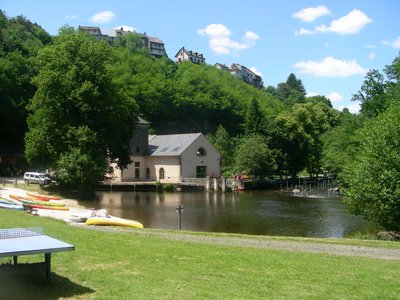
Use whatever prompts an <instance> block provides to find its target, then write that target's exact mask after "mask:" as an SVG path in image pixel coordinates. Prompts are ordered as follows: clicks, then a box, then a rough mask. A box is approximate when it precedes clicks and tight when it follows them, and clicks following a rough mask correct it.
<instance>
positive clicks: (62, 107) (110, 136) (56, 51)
mask: <svg viewBox="0 0 400 300" xmlns="http://www.w3.org/2000/svg"><path fill="white" fill-rule="evenodd" d="M111 59H112V52H111V48H110V46H109V45H108V44H107V43H106V42H99V41H96V40H94V39H92V38H91V37H89V36H86V35H83V34H79V33H75V34H65V35H60V36H58V37H57V39H56V40H55V43H54V45H51V46H48V47H46V48H43V49H42V50H41V51H40V52H39V55H38V60H37V63H38V64H39V66H40V72H39V74H38V75H37V76H36V77H35V78H34V81H33V82H34V83H35V85H36V86H37V92H36V93H35V95H34V97H33V99H32V103H31V105H30V107H29V109H30V111H31V112H32V115H30V116H29V118H28V127H29V130H28V133H27V135H26V139H25V143H26V153H25V154H26V158H27V160H28V161H29V162H30V163H31V164H34V165H40V166H42V167H48V168H51V169H54V170H55V171H56V172H57V175H58V178H59V180H60V181H62V182H64V183H68V184H71V185H74V186H78V187H87V186H91V185H94V184H96V183H97V182H98V181H99V180H101V179H102V178H103V176H104V174H105V172H106V170H107V168H108V162H109V161H108V159H118V165H119V166H121V167H124V166H126V165H127V163H129V161H130V159H129V146H128V142H129V138H130V137H131V134H132V132H133V127H134V123H135V120H136V114H135V112H136V104H135V102H134V101H133V100H132V99H130V98H128V97H127V95H126V92H125V90H124V89H123V87H122V86H121V85H117V84H116V83H115V82H113V73H112V72H111V68H110V63H111Z"/></svg>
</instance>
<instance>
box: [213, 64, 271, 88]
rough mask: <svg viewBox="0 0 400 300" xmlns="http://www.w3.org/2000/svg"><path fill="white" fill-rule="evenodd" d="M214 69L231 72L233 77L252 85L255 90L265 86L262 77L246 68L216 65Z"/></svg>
mask: <svg viewBox="0 0 400 300" xmlns="http://www.w3.org/2000/svg"><path fill="white" fill-rule="evenodd" d="M214 67H216V68H218V69H220V70H224V71H228V72H230V73H231V74H232V75H233V76H235V77H237V78H239V79H241V80H243V81H244V82H246V83H248V84H251V85H252V86H254V87H255V88H262V87H263V85H264V83H263V81H262V78H261V76H259V75H257V74H256V73H254V72H253V71H252V70H250V69H249V68H247V67H245V66H242V65H239V64H231V66H230V67H228V66H227V65H225V64H220V63H216V64H214Z"/></svg>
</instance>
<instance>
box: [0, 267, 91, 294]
mask: <svg viewBox="0 0 400 300" xmlns="http://www.w3.org/2000/svg"><path fill="white" fill-rule="evenodd" d="M0 291H1V292H0V298H1V299H60V298H69V297H73V296H81V297H82V295H84V294H89V293H94V292H95V291H94V290H92V289H91V288H88V287H85V286H83V285H80V284H78V283H75V282H72V281H71V280H69V279H68V278H66V277H63V276H59V275H57V274H55V273H51V275H50V279H49V280H48V281H46V279H45V278H44V276H43V274H40V275H39V274H29V275H28V274H26V275H12V276H0ZM83 298H84V297H83Z"/></svg>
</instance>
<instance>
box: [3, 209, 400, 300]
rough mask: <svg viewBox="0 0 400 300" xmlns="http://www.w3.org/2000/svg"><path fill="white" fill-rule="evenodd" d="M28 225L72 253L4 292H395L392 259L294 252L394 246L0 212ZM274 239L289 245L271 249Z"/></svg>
mask: <svg viewBox="0 0 400 300" xmlns="http://www.w3.org/2000/svg"><path fill="white" fill-rule="evenodd" d="M34 226H41V227H44V230H45V233H46V234H48V235H50V236H52V237H55V238H58V239H60V240H63V241H65V242H67V243H70V244H73V245H75V251H73V252H62V253H56V254H54V255H53V258H52V272H53V273H52V274H51V282H50V284H48V283H46V282H45V281H44V277H43V276H29V280H27V278H26V277H21V278H19V277H18V278H14V279H13V280H11V279H12V278H10V277H5V278H2V280H0V289H1V291H2V296H4V297H6V298H7V296H13V297H14V298H15V296H16V295H17V296H19V297H20V298H23V299H30V297H31V298H32V299H38V298H40V299H59V298H63V299H111V298H113V299H130V298H132V297H134V298H135V299H188V298H194V299H265V298H285V299H310V298H319V299H327V298H331V297H332V295H335V296H334V297H335V298H346V299H348V298H352V299H368V298H382V299H395V298H396V297H398V295H399V294H400V279H399V278H398V274H399V273H400V262H399V260H395V259H393V258H390V259H387V258H381V259H376V258H370V257H358V256H351V257H350V256H347V255H346V256H342V255H339V254H337V253H332V252H331V253H329V252H325V251H314V252H307V251H304V249H302V248H301V247H305V248H307V247H308V248H311V247H313V245H314V244H315V243H316V241H319V240H321V241H322V240H325V241H326V243H325V244H324V245H325V246H327V247H329V244H332V246H335V245H336V246H338V245H341V247H342V246H346V245H343V243H349V244H350V243H354V244H357V243H360V244H359V246H354V245H351V246H352V247H353V248H352V249H356V248H360V249H361V248H365V245H376V247H373V248H374V249H375V250H377V251H378V250H384V251H393V253H395V252H396V253H397V254H398V255H400V245H399V244H398V243H394V242H375V241H369V242H363V241H353V242H352V241H349V240H342V239H306V238H302V239H300V238H283V237H282V238H274V237H261V236H246V235H232V234H207V233H193V232H179V231H174V232H171V231H170V232H168V231H162V230H146V229H145V230H135V229H127V228H117V227H90V226H85V227H83V226H70V225H67V224H66V223H65V222H62V221H59V220H54V219H50V218H39V217H34V216H31V215H29V214H26V213H23V212H19V211H9V210H0V228H7V227H34ZM88 228H90V229H95V230H88ZM283 243H286V244H287V245H291V247H292V248H291V249H281V248H279V247H281V246H279V247H275V246H274V245H278V244H279V245H282V244H283ZM318 243H319V242H318ZM361 243H365V244H361ZM319 244H321V243H319ZM362 245H364V246H362ZM347 246H348V245H347ZM368 247H370V246H368ZM345 248H346V247H345ZM330 249H332V247H330ZM349 249H350V248H349ZM336 251H339V249H336ZM340 251H342V250H340ZM34 259H35V258H32V257H30V256H29V257H21V259H20V260H21V262H24V260H27V261H30V262H32V260H34ZM40 259H42V258H41V257H40ZM366 287H368V288H366ZM29 295H32V296H29Z"/></svg>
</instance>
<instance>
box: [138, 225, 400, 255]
mask: <svg viewBox="0 0 400 300" xmlns="http://www.w3.org/2000/svg"><path fill="white" fill-rule="evenodd" d="M141 234H143V235H151V236H158V237H161V238H164V239H168V240H174V241H184V242H191V243H202V244H218V245H228V246H239V247H241V246H244V247H255V248H264V249H276V250H288V251H300V252H311V253H325V254H331V255H340V256H355V257H368V258H375V259H383V260H400V249H389V248H375V247H366V246H352V245H336V244H323V243H311V242H297V241H296V242H295V241H277V240H266V239H249V238H245V237H228V236H226V237H225V236H207V235H197V234H196V235H192V234H185V233H177V234H174V233H170V232H167V233H163V232H150V231H149V232H146V231H143V232H142V233H141Z"/></svg>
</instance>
